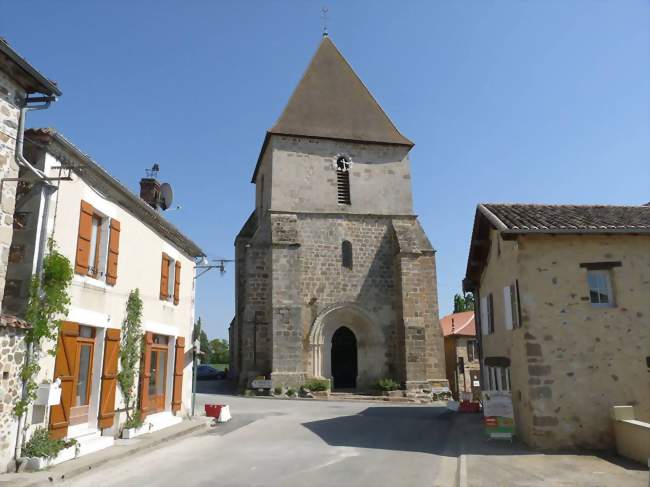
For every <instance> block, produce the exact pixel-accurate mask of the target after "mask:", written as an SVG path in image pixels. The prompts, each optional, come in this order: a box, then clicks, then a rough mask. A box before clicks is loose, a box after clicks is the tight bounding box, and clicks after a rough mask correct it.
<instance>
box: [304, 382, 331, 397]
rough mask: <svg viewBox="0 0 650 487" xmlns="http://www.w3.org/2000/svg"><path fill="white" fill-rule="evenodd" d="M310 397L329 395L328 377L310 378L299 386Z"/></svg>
mask: <svg viewBox="0 0 650 487" xmlns="http://www.w3.org/2000/svg"><path fill="white" fill-rule="evenodd" d="M301 389H302V390H303V391H305V392H306V394H307V395H311V397H319V398H327V397H329V395H330V381H329V380H328V379H312V380H310V381H309V382H306V383H305V384H303V386H302V387H301Z"/></svg>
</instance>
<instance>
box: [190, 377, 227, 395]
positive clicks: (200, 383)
mask: <svg viewBox="0 0 650 487" xmlns="http://www.w3.org/2000/svg"><path fill="white" fill-rule="evenodd" d="M196 392H197V393H198V394H225V395H232V394H234V393H235V386H234V384H233V383H232V382H230V381H227V380H217V379H213V380H197V381H196Z"/></svg>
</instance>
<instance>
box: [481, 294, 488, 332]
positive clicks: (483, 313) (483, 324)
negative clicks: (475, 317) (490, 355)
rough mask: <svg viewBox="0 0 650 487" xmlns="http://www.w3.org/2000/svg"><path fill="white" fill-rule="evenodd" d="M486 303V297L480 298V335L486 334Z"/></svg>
mask: <svg viewBox="0 0 650 487" xmlns="http://www.w3.org/2000/svg"><path fill="white" fill-rule="evenodd" d="M487 307H488V301H487V297H485V296H484V297H482V298H481V333H482V334H483V335H487V334H488V309H487Z"/></svg>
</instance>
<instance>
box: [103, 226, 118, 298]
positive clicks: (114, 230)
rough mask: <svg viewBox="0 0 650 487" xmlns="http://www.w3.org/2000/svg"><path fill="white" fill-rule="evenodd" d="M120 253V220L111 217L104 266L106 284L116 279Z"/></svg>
mask: <svg viewBox="0 0 650 487" xmlns="http://www.w3.org/2000/svg"><path fill="white" fill-rule="evenodd" d="M119 254H120V222H119V221H117V220H115V219H111V228H110V235H109V237H108V265H107V266H106V284H110V285H111V286H114V285H115V282H116V281H117V257H118V255H119Z"/></svg>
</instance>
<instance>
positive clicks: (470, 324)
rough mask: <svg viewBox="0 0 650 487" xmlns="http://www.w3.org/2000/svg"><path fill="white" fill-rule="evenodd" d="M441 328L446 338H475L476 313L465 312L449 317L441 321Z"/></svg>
mask: <svg viewBox="0 0 650 487" xmlns="http://www.w3.org/2000/svg"><path fill="white" fill-rule="evenodd" d="M440 327H441V328H442V334H443V335H444V336H450V335H459V336H475V335H476V323H475V320H474V311H463V312H461V313H452V314H450V315H447V316H445V317H444V318H442V319H441V320H440Z"/></svg>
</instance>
